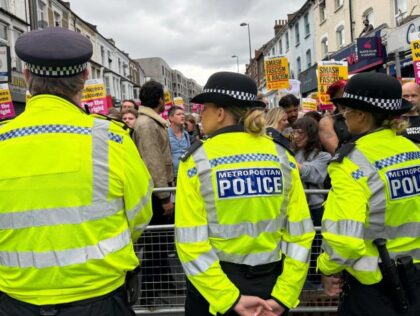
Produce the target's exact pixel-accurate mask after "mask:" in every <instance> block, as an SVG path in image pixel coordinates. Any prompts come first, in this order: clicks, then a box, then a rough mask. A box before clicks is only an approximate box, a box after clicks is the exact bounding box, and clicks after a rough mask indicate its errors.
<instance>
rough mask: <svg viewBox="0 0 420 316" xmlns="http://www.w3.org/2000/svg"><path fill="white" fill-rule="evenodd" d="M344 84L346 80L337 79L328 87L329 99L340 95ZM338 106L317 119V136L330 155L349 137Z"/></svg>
mask: <svg viewBox="0 0 420 316" xmlns="http://www.w3.org/2000/svg"><path fill="white" fill-rule="evenodd" d="M345 86H346V81H345V80H339V81H337V82H334V83H333V84H332V85H331V86H329V87H328V90H327V93H328V94H329V96H330V98H331V99H333V98H338V97H341V96H342V95H343V92H344V88H345ZM339 107H340V106H339V105H338V106H336V108H335V109H334V112H333V114H332V115H331V114H329V112H327V113H326V114H325V116H324V117H323V118H322V119H321V120H320V121H319V136H320V139H321V143H322V146H323V147H324V149H325V150H326V151H327V152H329V153H330V154H331V155H333V154H334V153H335V151H336V150H337V149H338V148H339V147H340V146H341V145H342V144H344V143H345V142H347V141H348V140H349V139H350V137H351V135H350V133H349V132H348V129H347V126H346V123H345V122H344V118H343V116H342V115H341V113H340V108H339Z"/></svg>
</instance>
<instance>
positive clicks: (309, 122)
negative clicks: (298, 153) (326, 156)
mask: <svg viewBox="0 0 420 316" xmlns="http://www.w3.org/2000/svg"><path fill="white" fill-rule="evenodd" d="M292 128H293V129H301V130H302V131H303V132H304V133H305V134H306V135H307V136H308V142H307V144H306V146H305V148H304V149H303V157H304V158H305V160H306V159H308V157H309V154H310V153H311V152H312V151H313V150H316V151H317V152H320V151H321V148H322V147H321V140H320V138H319V130H318V122H317V121H315V119H313V118H312V117H308V116H306V117H302V118H300V119H297V120H296V122H294V123H293V124H292Z"/></svg>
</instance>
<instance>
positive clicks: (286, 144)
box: [272, 138, 295, 156]
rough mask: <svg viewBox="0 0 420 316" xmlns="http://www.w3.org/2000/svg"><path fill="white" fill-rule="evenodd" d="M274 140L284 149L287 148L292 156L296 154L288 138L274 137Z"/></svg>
mask: <svg viewBox="0 0 420 316" xmlns="http://www.w3.org/2000/svg"><path fill="white" fill-rule="evenodd" d="M272 140H273V142H275V143H276V144H278V145H280V146H281V147H283V148H284V149H286V150H287V151H288V152H289V153H290V154H291V155H292V156H294V155H295V152H294V151H293V149H292V148H290V142H287V140H286V139H282V138H272Z"/></svg>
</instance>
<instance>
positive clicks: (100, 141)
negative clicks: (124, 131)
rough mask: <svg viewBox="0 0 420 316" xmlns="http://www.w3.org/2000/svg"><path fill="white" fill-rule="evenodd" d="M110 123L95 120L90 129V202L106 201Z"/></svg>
mask: <svg viewBox="0 0 420 316" xmlns="http://www.w3.org/2000/svg"><path fill="white" fill-rule="evenodd" d="M110 124H111V123H110V122H109V121H105V120H99V119H95V120H94V123H93V127H92V162H93V166H92V171H93V192H92V202H93V203H97V202H100V201H106V200H107V198H108V192H109V176H108V175H109V160H108V159H109V146H108V131H109V125H110Z"/></svg>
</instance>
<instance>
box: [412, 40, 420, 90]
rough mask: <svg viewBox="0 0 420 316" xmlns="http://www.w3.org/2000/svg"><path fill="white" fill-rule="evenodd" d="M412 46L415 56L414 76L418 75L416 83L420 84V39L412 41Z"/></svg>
mask: <svg viewBox="0 0 420 316" xmlns="http://www.w3.org/2000/svg"><path fill="white" fill-rule="evenodd" d="M410 46H411V55H412V56H413V67H414V76H415V77H416V83H417V84H420V40H415V41H412V42H411V43H410Z"/></svg>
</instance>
